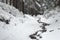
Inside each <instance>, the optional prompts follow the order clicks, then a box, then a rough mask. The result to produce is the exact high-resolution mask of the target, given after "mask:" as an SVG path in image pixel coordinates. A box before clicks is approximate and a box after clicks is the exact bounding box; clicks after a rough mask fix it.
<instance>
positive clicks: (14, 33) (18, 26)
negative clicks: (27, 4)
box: [0, 3, 60, 40]
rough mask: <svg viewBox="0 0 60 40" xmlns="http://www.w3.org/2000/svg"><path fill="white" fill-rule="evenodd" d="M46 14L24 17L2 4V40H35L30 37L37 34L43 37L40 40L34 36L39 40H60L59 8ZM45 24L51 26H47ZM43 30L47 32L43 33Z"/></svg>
mask: <svg viewBox="0 0 60 40" xmlns="http://www.w3.org/2000/svg"><path fill="white" fill-rule="evenodd" d="M45 13H46V14H44V15H38V16H31V15H27V14H25V15H23V13H22V12H19V11H18V10H17V9H16V8H14V7H12V6H9V5H7V4H5V3H0V40H33V39H31V38H30V37H29V36H30V35H32V34H34V33H35V32H37V35H39V34H40V37H41V36H42V38H39V36H37V35H34V36H35V37H36V38H37V39H39V40H60V36H59V35H60V12H59V7H57V8H55V9H53V10H50V11H49V12H45ZM7 20H9V21H8V23H6V21H7ZM38 21H39V22H38ZM40 22H41V23H40ZM43 23H47V24H50V25H47V26H46V25H43ZM40 26H42V27H45V28H46V29H42V28H41V27H40ZM39 30H40V31H39ZM41 30H47V31H45V32H42V31H41ZM37 39H34V40H37Z"/></svg>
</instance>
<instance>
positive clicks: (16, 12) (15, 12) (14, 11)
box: [0, 2, 23, 17]
mask: <svg viewBox="0 0 60 40" xmlns="http://www.w3.org/2000/svg"><path fill="white" fill-rule="evenodd" d="M0 9H2V10H4V11H5V12H8V13H9V14H12V15H13V16H17V17H18V16H22V15H23V13H22V12H19V10H18V9H16V8H14V7H13V6H10V5H8V4H5V3H1V2H0Z"/></svg>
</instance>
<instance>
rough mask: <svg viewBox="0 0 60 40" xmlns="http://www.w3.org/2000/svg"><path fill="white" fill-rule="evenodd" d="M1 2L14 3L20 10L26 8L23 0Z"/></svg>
mask: <svg viewBox="0 0 60 40" xmlns="http://www.w3.org/2000/svg"><path fill="white" fill-rule="evenodd" d="M1 2H3V3H6V4H9V5H13V6H14V7H15V8H17V9H19V10H20V11H23V10H24V2H23V0H1Z"/></svg>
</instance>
